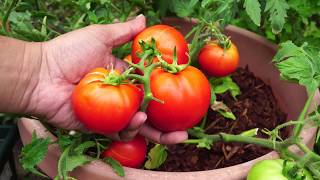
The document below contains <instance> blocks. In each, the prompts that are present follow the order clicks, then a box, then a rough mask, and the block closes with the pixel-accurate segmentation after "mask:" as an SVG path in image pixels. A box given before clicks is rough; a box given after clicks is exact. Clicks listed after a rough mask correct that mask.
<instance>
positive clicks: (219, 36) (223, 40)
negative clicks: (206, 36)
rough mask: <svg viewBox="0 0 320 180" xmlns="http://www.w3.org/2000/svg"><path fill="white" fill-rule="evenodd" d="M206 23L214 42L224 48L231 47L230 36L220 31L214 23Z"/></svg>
mask: <svg viewBox="0 0 320 180" xmlns="http://www.w3.org/2000/svg"><path fill="white" fill-rule="evenodd" d="M207 25H208V29H209V31H210V32H211V34H212V36H213V37H214V38H215V39H216V40H215V41H216V43H217V44H218V45H219V46H220V47H221V48H223V49H224V50H228V49H229V48H230V47H231V41H230V38H229V37H227V36H226V35H224V34H223V33H221V31H220V29H219V28H218V27H217V26H216V25H215V24H214V23H212V22H211V23H208V24H207ZM209 41H210V40H209Z"/></svg>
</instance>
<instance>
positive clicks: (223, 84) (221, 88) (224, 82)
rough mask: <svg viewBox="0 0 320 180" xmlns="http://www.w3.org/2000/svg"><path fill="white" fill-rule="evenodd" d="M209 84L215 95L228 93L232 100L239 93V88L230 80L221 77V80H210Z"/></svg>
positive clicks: (229, 78)
mask: <svg viewBox="0 0 320 180" xmlns="http://www.w3.org/2000/svg"><path fill="white" fill-rule="evenodd" d="M209 81H210V84H211V86H212V88H213V91H214V93H215V94H223V93H225V92H227V91H229V92H230V93H231V95H232V97H233V98H234V99H236V97H237V96H238V95H239V94H240V93H241V91H240V88H239V86H238V85H237V84H236V83H235V82H233V80H232V78H231V77H229V76H227V77H222V78H214V77H212V78H210V79H209Z"/></svg>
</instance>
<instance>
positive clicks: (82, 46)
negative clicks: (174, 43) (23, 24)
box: [29, 16, 187, 144]
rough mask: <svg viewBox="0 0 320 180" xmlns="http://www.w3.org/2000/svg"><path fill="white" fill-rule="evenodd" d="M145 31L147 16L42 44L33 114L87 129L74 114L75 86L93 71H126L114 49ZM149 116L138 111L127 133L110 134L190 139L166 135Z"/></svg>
mask: <svg viewBox="0 0 320 180" xmlns="http://www.w3.org/2000/svg"><path fill="white" fill-rule="evenodd" d="M144 28H145V17H144V16H138V17H137V18H135V19H133V20H131V21H128V22H126V23H118V24H110V25H91V26H88V27H85V28H82V29H79V30H76V31H72V32H70V33H67V34H64V35H61V36H59V37H57V38H55V39H53V40H51V41H48V42H44V43H42V61H41V62H42V63H41V70H40V75H39V82H38V84H37V86H36V88H35V89H34V93H33V95H32V98H31V100H30V103H29V112H31V113H32V114H39V115H44V116H45V118H47V119H48V122H49V123H51V124H52V125H54V126H56V127H61V128H65V129H84V127H83V126H82V124H81V123H80V122H79V121H77V120H76V117H75V116H74V114H73V111H72V108H71V103H70V99H71V98H70V96H71V93H72V90H73V88H74V87H75V85H76V84H77V83H78V82H79V81H80V79H81V78H82V77H83V76H84V75H85V74H86V73H87V72H88V71H90V70H91V69H93V68H95V67H108V66H109V67H110V66H111V65H112V66H113V67H115V68H116V69H122V70H124V69H125V68H126V64H125V63H124V61H121V60H118V59H117V58H115V57H114V56H112V54H111V53H112V48H113V47H115V46H118V45H121V44H123V43H125V42H127V41H129V40H131V39H132V38H133V37H134V36H135V35H136V34H137V33H139V32H140V31H142V30H143V29H144ZM146 119H147V116H146V114H145V113H143V112H138V113H136V115H135V116H134V117H133V119H132V120H131V122H130V124H129V126H128V127H127V129H126V130H124V131H122V132H120V133H118V134H112V135H109V137H112V138H114V139H117V140H128V139H131V138H133V137H134V136H135V135H136V134H137V133H138V132H139V130H140V129H141V131H140V133H141V134H142V135H144V136H146V137H147V138H149V139H151V140H153V141H155V142H158V143H162V144H174V143H178V142H181V141H184V140H185V139H187V133H186V132H185V131H179V132H172V133H167V134H163V133H161V132H159V131H157V130H155V129H153V128H152V127H150V126H148V125H146V124H144V122H145V121H146Z"/></svg>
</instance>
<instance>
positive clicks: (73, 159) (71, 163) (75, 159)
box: [65, 155, 91, 172]
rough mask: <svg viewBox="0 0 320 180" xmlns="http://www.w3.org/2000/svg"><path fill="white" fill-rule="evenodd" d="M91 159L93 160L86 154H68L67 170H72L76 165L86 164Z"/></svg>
mask: <svg viewBox="0 0 320 180" xmlns="http://www.w3.org/2000/svg"><path fill="white" fill-rule="evenodd" d="M90 161H91V160H90V159H89V157H88V156H85V155H75V156H68V158H67V166H66V169H65V171H66V172H71V171H72V170H73V169H75V168H76V167H79V166H82V165H85V164H87V163H89V162H90Z"/></svg>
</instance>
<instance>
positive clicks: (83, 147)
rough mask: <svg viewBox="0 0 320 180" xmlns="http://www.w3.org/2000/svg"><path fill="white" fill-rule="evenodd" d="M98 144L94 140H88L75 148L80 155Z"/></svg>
mask: <svg viewBox="0 0 320 180" xmlns="http://www.w3.org/2000/svg"><path fill="white" fill-rule="evenodd" d="M94 146H96V143H95V142H93V141H86V142H84V143H82V144H80V145H79V146H78V147H76V148H75V149H74V151H75V153H76V154H78V155H80V154H83V153H84V152H85V151H86V150H87V149H88V148H91V147H94Z"/></svg>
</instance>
